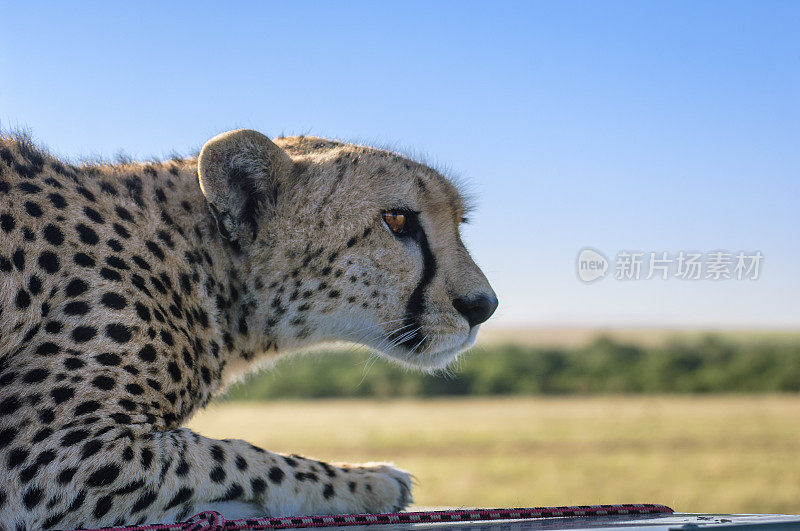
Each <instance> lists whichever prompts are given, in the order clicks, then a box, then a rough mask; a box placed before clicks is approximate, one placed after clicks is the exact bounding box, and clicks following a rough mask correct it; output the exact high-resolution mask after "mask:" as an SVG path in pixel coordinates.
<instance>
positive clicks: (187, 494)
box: [164, 487, 194, 510]
mask: <svg viewBox="0 0 800 531" xmlns="http://www.w3.org/2000/svg"><path fill="white" fill-rule="evenodd" d="M193 495H194V489H190V488H188V487H183V488H181V489H180V490H179V491H178V492H176V493H175V496H174V497H173V498H172V499H171V500H170V502H169V503H168V504H167V506H166V507H164V509H165V510H166V509H172V508H173V507H176V506H178V505H180V504H182V503H186V502H187V501H189V500H191V499H192V496H193Z"/></svg>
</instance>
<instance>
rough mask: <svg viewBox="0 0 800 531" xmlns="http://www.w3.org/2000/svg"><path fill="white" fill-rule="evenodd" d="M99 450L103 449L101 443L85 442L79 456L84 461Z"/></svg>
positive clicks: (94, 441)
mask: <svg viewBox="0 0 800 531" xmlns="http://www.w3.org/2000/svg"><path fill="white" fill-rule="evenodd" d="M101 448H103V443H102V442H100V441H98V440H96V439H93V440H91V441H87V442H86V444H84V445H83V448H81V456H82V457H83V458H84V459H86V458H87V457H90V456H93V455H94V454H96V453H97V452H99V451H100V449H101Z"/></svg>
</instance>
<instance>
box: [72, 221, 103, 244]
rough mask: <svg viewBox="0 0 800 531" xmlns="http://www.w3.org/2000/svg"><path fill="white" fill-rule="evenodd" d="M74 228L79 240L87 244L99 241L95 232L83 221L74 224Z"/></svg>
mask: <svg viewBox="0 0 800 531" xmlns="http://www.w3.org/2000/svg"><path fill="white" fill-rule="evenodd" d="M75 230H76V231H78V237H79V238H80V239H81V241H82V242H83V243H85V244H87V245H97V242H99V241H100V238H99V237H98V236H97V233H96V232H95V231H94V230H93V229H91V228H89V227H88V226H86V225H84V224H83V223H79V224H78V225H76V226H75Z"/></svg>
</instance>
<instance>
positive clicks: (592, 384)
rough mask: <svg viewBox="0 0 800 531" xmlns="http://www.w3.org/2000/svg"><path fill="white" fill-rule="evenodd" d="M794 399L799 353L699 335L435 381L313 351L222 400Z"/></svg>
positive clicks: (508, 357)
mask: <svg viewBox="0 0 800 531" xmlns="http://www.w3.org/2000/svg"><path fill="white" fill-rule="evenodd" d="M797 391H800V344H785V343H781V342H774V343H769V342H764V343H753V344H749V343H734V342H726V341H724V340H722V339H720V338H719V337H715V336H708V337H706V338H703V339H702V340H700V341H695V342H685V341H682V342H679V341H674V342H669V343H667V344H665V345H663V346H658V347H643V346H637V345H627V344H620V343H616V342H614V341H612V340H611V339H608V338H601V339H599V340H597V341H595V342H594V343H592V344H590V345H588V346H586V347H583V348H575V349H566V348H565V349H557V348H537V347H523V346H519V345H504V346H496V347H486V348H478V349H475V350H474V351H472V352H470V353H468V354H466V355H465V356H464V357H463V358H462V359H461V360H459V361H458V362H457V363H456V365H455V366H454V367H453V368H451V369H450V370H448V371H446V372H443V373H442V374H438V375H427V374H421V373H418V372H414V371H410V370H407V369H402V368H399V367H396V366H395V365H392V364H391V363H388V362H386V361H385V360H382V359H378V360H375V359H374V358H373V359H371V358H370V357H369V355H368V353H367V352H364V351H360V350H359V351H349V352H344V351H331V352H318V353H315V354H308V355H304V356H300V357H297V358H294V359H290V360H287V361H283V362H280V363H279V364H278V366H277V367H276V368H275V369H273V370H270V371H265V372H261V373H259V374H257V375H255V376H252V377H250V378H249V379H248V380H247V381H246V382H244V383H242V384H237V385H235V386H233V387H232V388H231V390H230V391H229V392H228V393H227V395H226V396H225V399H226V400H267V399H274V398H344V397H378V398H388V397H429V396H464V395H475V396H487V395H539V394H568V393H573V394H601V393H720V392H724V393H736V392H797Z"/></svg>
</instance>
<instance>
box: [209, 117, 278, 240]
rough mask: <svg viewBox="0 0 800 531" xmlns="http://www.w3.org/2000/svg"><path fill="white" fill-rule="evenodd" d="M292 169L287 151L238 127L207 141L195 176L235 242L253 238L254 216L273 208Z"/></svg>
mask: <svg viewBox="0 0 800 531" xmlns="http://www.w3.org/2000/svg"><path fill="white" fill-rule="evenodd" d="M291 167H292V160H291V159H290V158H289V155H287V154H286V153H285V152H284V151H283V150H282V149H281V148H279V147H278V146H276V145H275V144H274V143H273V142H272V141H271V140H270V139H269V138H267V137H266V136H265V135H262V134H261V133H259V132H258V131H251V130H249V129H237V130H235V131H228V132H227V133H222V134H220V135H217V136H215V137H214V138H212V139H211V140H209V141H208V142H206V144H205V145H204V146H203V149H202V150H201V151H200V156H199V157H198V159H197V174H198V178H199V180H200V189H201V190H202V192H203V195H204V196H205V197H206V200H207V201H208V204H209V205H210V206H211V211H212V213H213V215H214V217H215V218H216V221H217V226H218V227H219V230H220V232H221V233H222V235H223V236H224V237H225V238H227V239H228V240H230V241H231V242H232V243H235V244H237V245H239V244H240V243H241V242H242V240H243V239H245V240H247V239H252V238H255V235H256V231H257V230H258V221H259V217H260V216H261V215H262V214H263V212H264V211H265V210H267V209H269V208H270V207H271V206H274V204H275V202H276V201H277V197H278V192H279V189H280V183H281V181H282V180H283V179H282V177H283V176H285V175H288V174H289V172H290V171H291Z"/></svg>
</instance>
